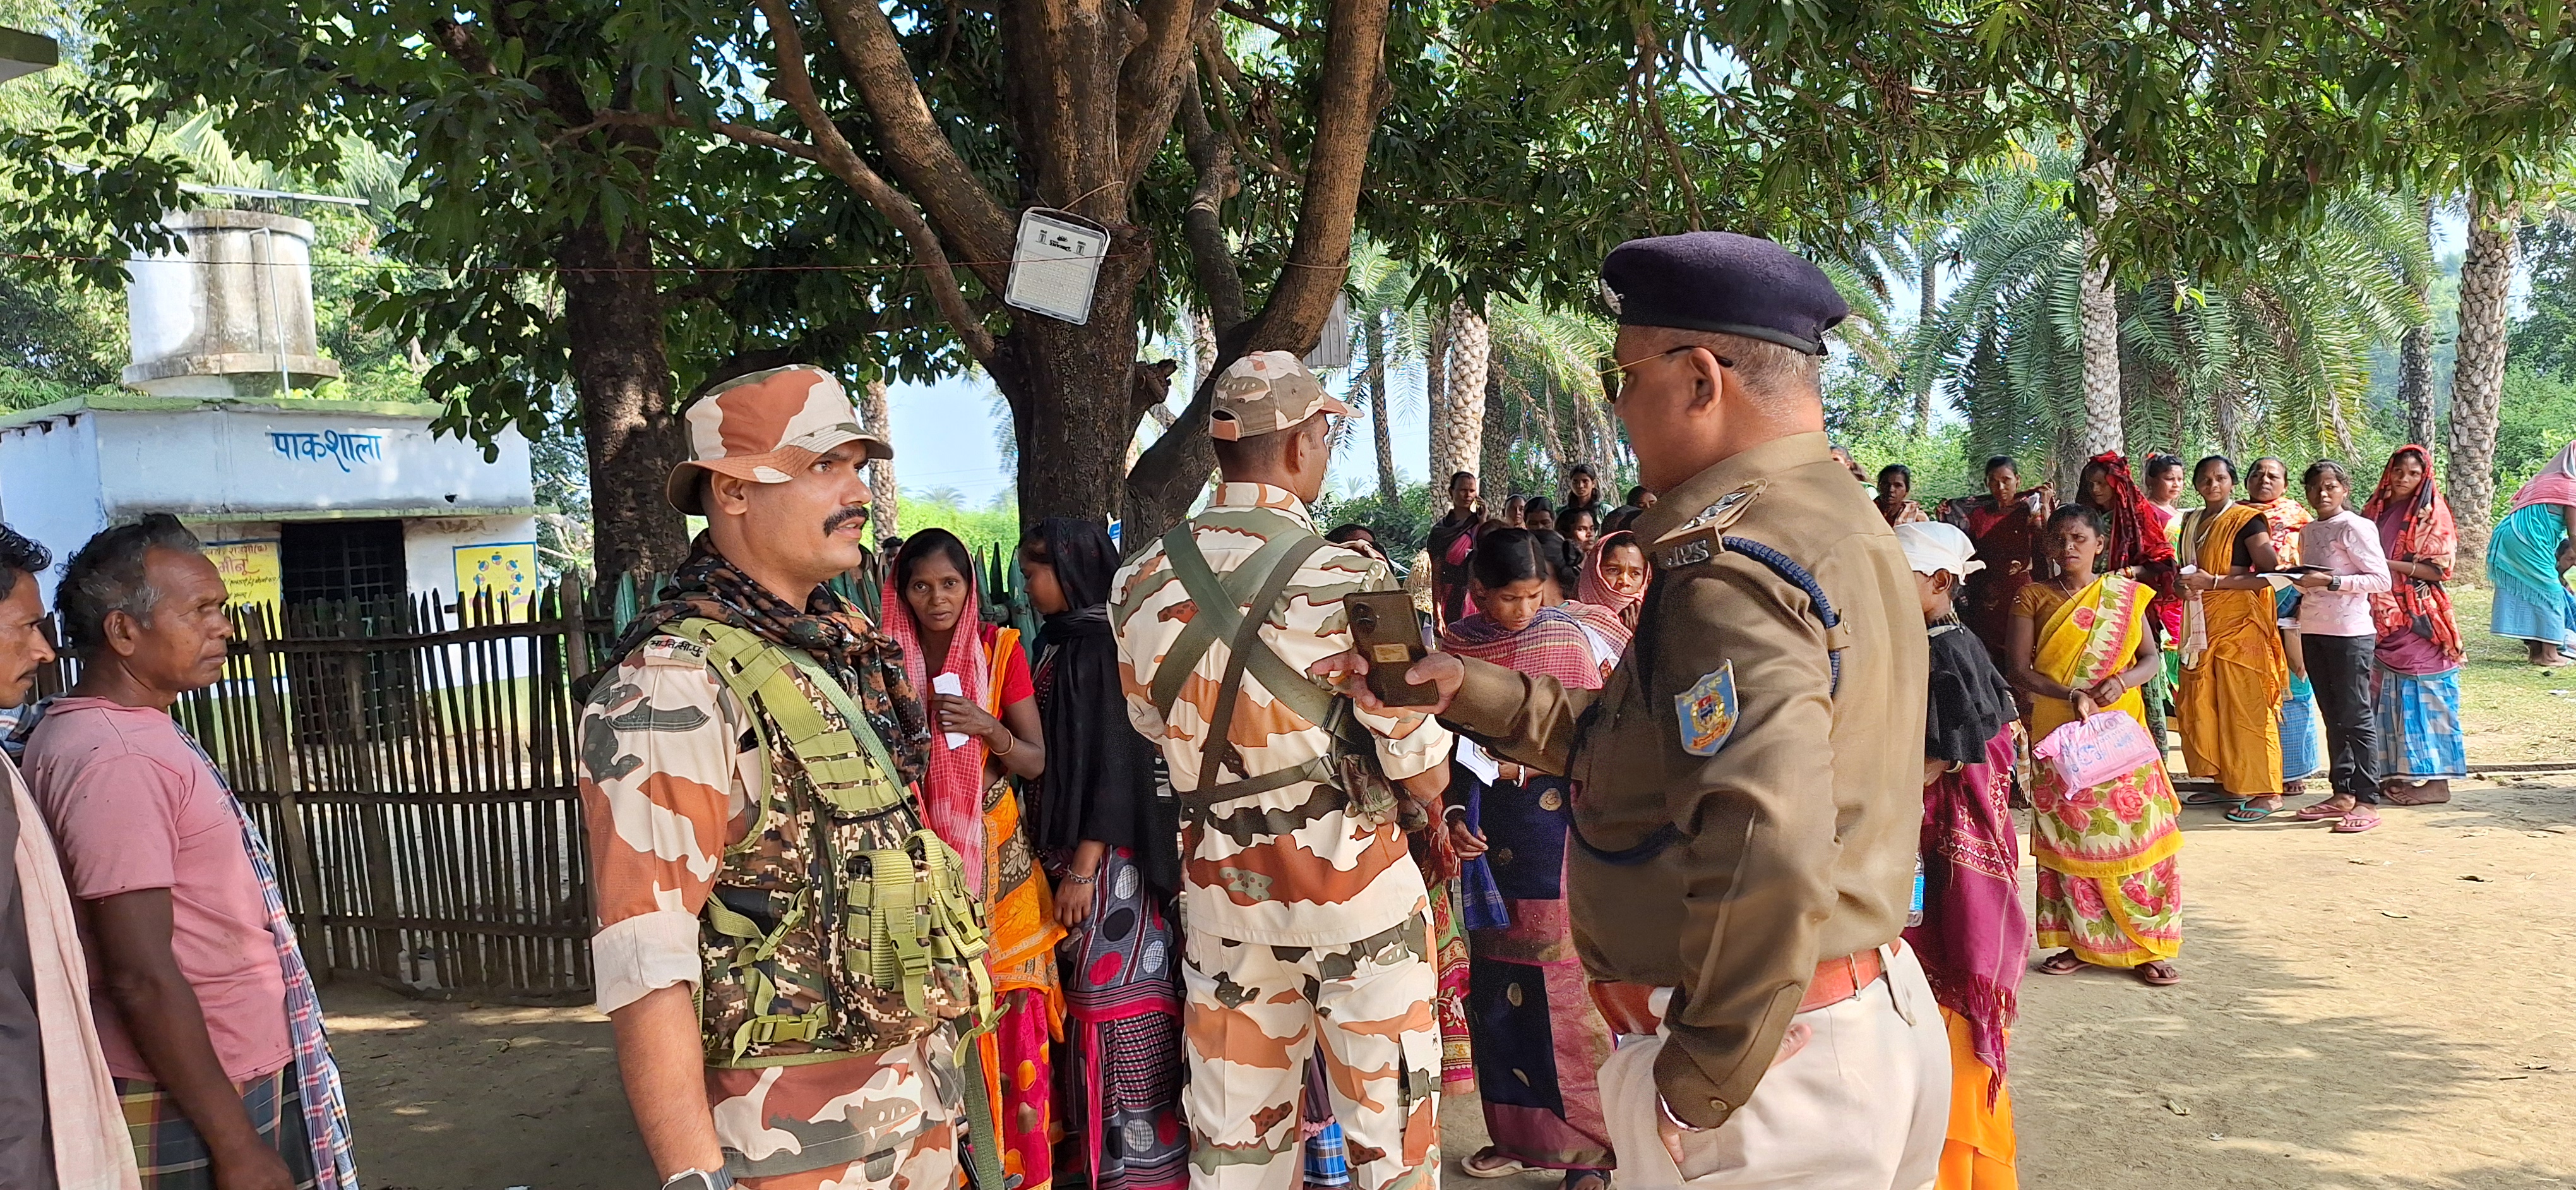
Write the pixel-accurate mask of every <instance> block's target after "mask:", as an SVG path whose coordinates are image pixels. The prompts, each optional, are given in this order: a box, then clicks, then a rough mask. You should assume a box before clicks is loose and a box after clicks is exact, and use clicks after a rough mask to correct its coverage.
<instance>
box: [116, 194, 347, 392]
mask: <svg viewBox="0 0 2576 1190" xmlns="http://www.w3.org/2000/svg"><path fill="white" fill-rule="evenodd" d="M164 223H165V225H166V226H168V227H169V228H170V229H171V230H172V231H173V232H175V233H177V234H178V237H179V240H180V242H181V243H182V244H184V245H185V246H186V251H185V252H184V253H181V254H156V255H151V256H136V257H134V258H132V259H131V260H128V261H127V262H126V271H127V272H128V273H129V274H130V275H131V276H132V278H133V279H132V280H131V281H129V282H127V283H126V287H125V306H126V320H127V323H128V325H129V328H130V330H131V332H132V339H133V344H134V362H132V363H130V364H127V365H126V367H125V375H124V379H125V383H126V384H127V385H129V386H131V387H134V388H139V389H141V390H143V391H144V392H147V393H151V394H153V395H155V396H164V397H196V398H201V399H202V398H210V397H212V398H222V397H257V396H274V395H276V394H277V392H278V389H279V385H280V383H281V380H282V381H283V383H285V384H286V385H288V386H290V387H294V388H311V387H313V386H314V385H316V384H318V383H320V382H322V381H324V380H328V379H331V378H333V377H336V376H338V375H339V374H340V365H339V364H337V363H334V362H332V361H330V360H327V359H324V358H322V354H321V351H320V349H319V348H318V347H317V346H316V344H315V342H314V338H313V225H312V224H310V223H307V222H305V221H304V220H302V219H295V218H290V217H288V216H285V215H270V214H264V213H262V212H258V211H181V212H178V213H176V214H173V215H171V216H170V217H169V218H168V219H166V220H164Z"/></svg>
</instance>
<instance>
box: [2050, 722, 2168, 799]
mask: <svg viewBox="0 0 2576 1190" xmlns="http://www.w3.org/2000/svg"><path fill="white" fill-rule="evenodd" d="M2030 754H2031V755H2033V756H2036V757H2038V758H2039V759H2041V760H2044V761H2047V762H2048V763H2049V765H2050V766H2051V767H2053V768H2055V769H2056V770H2057V775H2058V777H2059V778H2061V779H2063V780H2064V781H2065V782H2066V787H2067V788H2068V789H2085V788H2089V787H2091V786H2095V785H2100V784H2103V783H2104V782H2107V781H2114V780H2117V779H2119V778H2120V777H2122V776H2125V775H2127V774H2129V773H2131V772H2134V771H2136V770H2137V769H2139V768H2141V767H2144V766H2146V765H2150V764H2156V763H2158V762H2160V761H2162V760H2163V759H2164V758H2163V757H2162V756H2159V755H2157V753H2156V741H2155V739H2154V738H2153V737H2151V736H2149V735H2148V734H2147V729H2146V727H2145V726H2144V725H2142V724H2140V723H2139V722H2138V721H2137V720H2136V719H2133V718H2130V717H2129V716H2128V714H2127V713H2125V712H2121V711H2099V712H2096V713H2095V714H2094V716H2093V717H2092V718H2090V719H2079V720H2076V721H2075V722H2073V723H2069V724H2067V725H2065V726H2064V727H2060V728H2058V729H2057V730H2055V731H2052V732H2050V733H2048V738H2047V739H2044V740H2041V741H2040V742H2039V743H2038V744H2037V745H2036V746H2034V747H2032V748H2031V750H2030Z"/></svg>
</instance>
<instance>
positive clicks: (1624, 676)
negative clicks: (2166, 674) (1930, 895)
mask: <svg viewBox="0 0 2576 1190" xmlns="http://www.w3.org/2000/svg"><path fill="white" fill-rule="evenodd" d="M1730 497H1731V498H1732V499H1730ZM1636 532H1637V535H1638V537H1639V538H1640V539H1641V540H1643V541H1645V542H1646V543H1647V544H1648V550H1647V552H1648V558H1649V560H1650V561H1651V562H1652V563H1653V566H1654V569H1655V579H1654V583H1653V586H1652V587H1651V588H1650V589H1649V591H1648V593H1647V595H1646V601H1645V604H1644V607H1643V610H1642V611H1641V613H1640V615H1639V619H1638V623H1637V635H1636V640H1635V643H1634V644H1632V645H1631V646H1630V648H1629V651H1628V654H1627V656H1625V657H1623V658H1622V659H1621V660H1620V664H1619V668H1618V669H1617V671H1616V672H1614V673H1613V674H1612V675H1611V676H1610V681H1609V684H1608V685H1607V686H1606V687H1604V688H1603V689H1601V690H1600V691H1598V692H1589V691H1582V690H1567V689H1564V688H1562V687H1560V686H1559V685H1558V684H1557V683H1556V682H1555V681H1554V680H1553V679H1550V678H1537V677H1528V676H1524V675H1522V674H1519V673H1515V672H1513V671H1512V670H1509V669H1504V668H1502V667H1500V666H1494V665H1487V664H1484V663H1481V662H1477V661H1473V660H1468V661H1467V662H1466V665H1467V679H1466V684H1465V686H1464V687H1462V688H1461V689H1460V690H1459V692H1458V697H1457V700H1456V702H1455V703H1454V704H1453V705H1452V707H1451V709H1450V711H1449V714H1448V715H1447V716H1446V718H1447V719H1448V720H1449V721H1450V722H1451V723H1452V724H1453V725H1455V726H1457V727H1459V728H1460V729H1461V730H1462V731H1464V732H1465V733H1466V734H1467V735H1469V736H1471V737H1474V738H1477V739H1480V740H1482V741H1485V742H1486V743H1487V744H1488V745H1489V746H1491V747H1493V748H1494V749H1495V750H1497V751H1499V752H1501V753H1503V754H1504V755H1507V756H1510V757H1511V758H1513V759H1515V760H1518V761H1521V762H1523V763H1527V764H1531V765H1534V766H1536V767H1539V768H1542V769H1545V770H1548V771H1550V772H1557V773H1564V774H1567V775H1569V776H1572V777H1574V778H1576V779H1577V780H1579V781H1581V782H1583V792H1582V794H1581V795H1580V796H1579V797H1578V798H1577V799H1576V801H1575V814H1574V819H1575V827H1576V829H1577V830H1578V831H1579V832H1580V834H1581V836H1582V839H1583V841H1584V843H1585V844H1588V845H1589V847H1596V848H1600V849H1602V850H1603V851H1609V852H1617V851H1621V850H1626V849H1632V848H1639V847H1640V846H1641V844H1646V843H1648V842H1649V841H1650V840H1651V839H1652V838H1653V837H1654V836H1655V835H1656V833H1657V831H1658V830H1659V829H1661V828H1666V827H1668V826H1669V827H1672V828H1675V829H1674V830H1672V831H1667V832H1666V835H1667V837H1669V838H1671V839H1672V840H1673V841H1672V842H1671V844H1670V846H1668V847H1666V848H1665V849H1664V850H1662V851H1661V852H1660V853H1659V854H1655V855H1653V856H1652V857H1651V858H1644V859H1642V860H1636V861H1634V862H1630V863H1628V864H1625V865H1622V864H1618V863H1613V862H1608V861H1605V860H1604V859H1602V858H1600V857H1598V856H1596V855H1594V854H1592V853H1591V852H1590V851H1589V850H1587V848H1586V847H1585V846H1577V847H1575V848H1573V849H1572V850H1571V851H1570V853H1569V861H1568V865H1567V867H1568V875H1567V896H1568V900H1569V901H1570V903H1571V911H1572V915H1573V924H1574V939H1575V945H1576V947H1577V948H1578V949H1579V950H1580V951H1581V953H1582V955H1583V961H1584V965H1585V966H1586V967H1587V968H1589V969H1590V971H1591V973H1592V975H1593V976H1594V977H1595V978H1602V979H1617V980H1625V981H1629V982H1633V983H1642V984H1655V985H1660V986H1670V987H1675V988H1677V989H1679V990H1678V991H1677V992H1675V994H1674V997H1673V1002H1672V1008H1671V1011H1670V1012H1669V1013H1668V1014H1667V1019H1668V1020H1669V1022H1670V1024H1671V1028H1672V1040H1671V1043H1670V1044H1668V1045H1667V1046H1666V1047H1665V1048H1664V1050H1663V1053H1662V1054H1661V1056H1659V1057H1658V1058H1657V1059H1656V1063H1655V1081H1656V1083H1657V1085H1658V1086H1659V1087H1660V1088H1661V1089H1662V1091H1663V1096H1664V1101H1665V1103H1666V1104H1667V1105H1668V1106H1669V1107H1670V1109H1671V1110H1672V1113H1673V1115H1674V1116H1675V1117H1677V1118H1678V1119H1680V1120H1681V1121H1682V1122H1684V1123H1686V1124H1689V1125H1692V1126H1694V1127H1715V1126H1717V1125H1719V1124H1722V1123H1724V1122H1725V1121H1726V1118H1727V1117H1728V1115H1729V1114H1731V1113H1732V1112H1733V1111H1734V1110H1735V1109H1736V1108H1737V1107H1740V1106H1742V1105H1743V1103H1744V1101H1745V1100H1746V1099H1747V1098H1748V1097H1750V1096H1751V1095H1752V1094H1753V1088H1754V1085H1755V1084H1756V1083H1758V1082H1760V1081H1761V1079H1762V1075H1763V1072H1764V1071H1766V1070H1768V1069H1769V1068H1770V1064H1771V1060H1772V1058H1773V1056H1774V1055H1775V1054H1777V1053H1778V1051H1779V1048H1780V1039H1781V1036H1782V1034H1784V1033H1785V1032H1786V1031H1787V1030H1788V1027H1789V1021H1790V1017H1791V1016H1793V1015H1795V1014H1796V1012H1797V1009H1798V1003H1799V1001H1800V1000H1801V999H1803V998H1804V997H1805V995H1806V989H1807V983H1808V980H1809V978H1810V977H1811V976H1812V975H1813V974H1814V972H1815V968H1816V964H1817V963H1818V962H1819V961H1820V960H1823V959H1827V958H1833V957H1836V956H1840V955H1847V954H1851V953H1854V952H1856V951H1863V950H1868V949H1870V948H1872V947H1875V946H1879V945H1882V944H1884V943H1888V942H1893V941H1895V939H1896V936H1897V934H1898V933H1899V932H1900V931H1902V930H1903V929H1904V926H1905V918H1906V914H1907V911H1908V909H1909V907H1910V905H1911V902H1912V893H1913V876H1914V859H1915V851H1916V848H1917V845H1918V843H1917V841H1918V838H1919V835H1920V833H1921V830H1922V823H1923V767H1922V756H1923V708H1924V699H1925V696H1926V690H1927V687H1926V682H1927V680H1928V679H1927V674H1926V668H1927V661H1926V645H1925V640H1926V638H1925V635H1924V628H1923V617H1922V610H1921V604H1920V603H1919V601H1918V600H1917V598H1916V594H1915V588H1914V574H1913V571H1912V569H1911V568H1910V567H1908V565H1907V564H1906V561H1905V555H1904V553H1903V552H1902V551H1901V550H1899V549H1898V547H1897V543H1896V536H1895V534H1894V533H1893V532H1892V531H1890V530H1889V529H1888V527H1887V523H1886V521H1885V520H1883V519H1882V518H1880V516H1879V515H1878V512H1877V510H1876V509H1874V508H1872V507H1871V506H1870V503H1869V500H1868V498H1867V497H1866V496H1865V495H1864V494H1863V493H1862V491H1861V487H1860V485H1859V484H1856V483H1853V482H1852V477H1851V472H1849V471H1847V470H1845V469H1844V468H1843V465H1842V464H1841V463H1838V462H1836V461H1834V459H1833V458H1832V456H1830V455H1828V454H1827V453H1826V440H1825V436H1824V435H1822V434H1799V435H1794V436H1792V437H1788V438H1782V439H1778V440H1775V441H1772V442H1767V443H1764V444H1762V445H1760V446H1756V447H1754V448H1752V449H1750V450H1747V451H1744V452H1743V453H1741V454H1738V455H1736V456H1734V457H1733V458H1730V459H1727V460H1726V461H1724V462H1722V463H1719V464H1718V465H1716V466H1714V467H1711V468H1709V469H1708V470H1706V471H1703V472H1701V473H1700V474H1699V475H1697V476H1694V477H1692V478H1691V479H1690V480H1688V481H1687V482H1685V483H1683V484H1681V485H1680V486H1679V487H1676V488H1674V489H1673V490H1672V491H1669V492H1666V493H1664V494H1663V498H1662V500H1661V501H1660V502H1658V503H1657V504H1656V505H1655V507H1654V508H1652V509H1650V510H1648V511H1647V513H1646V514H1645V515H1644V516H1643V517H1641V518H1639V519H1638V521H1637V523H1636ZM1720 535H1724V536H1732V537H1742V538H1748V539H1750V540H1753V541H1757V542H1762V543H1764V544H1767V545H1770V546H1771V547H1773V548H1774V549H1776V550H1777V551H1779V552H1780V553H1781V554H1784V555H1786V556H1787V557H1788V559H1789V560H1790V561H1792V562H1794V563H1796V564H1798V565H1799V566H1803V567H1805V568H1806V569H1807V570H1808V572H1809V573H1811V574H1813V575H1814V576H1815V579H1816V581H1817V583H1818V584H1819V585H1820V586H1821V587H1822V588H1823V590H1824V592H1825V595H1826V598H1827V599H1829V600H1830V601H1831V602H1832V604H1833V607H1834V610H1835V611H1837V612H1839V613H1840V614H1841V617H1842V620H1841V627H1840V628H1839V629H1837V630H1835V631H1833V632H1832V633H1830V634H1829V633H1828V632H1827V631H1826V629H1825V628H1824V625H1823V622H1822V621H1821V620H1820V619H1819V618H1818V617H1817V615H1816V614H1815V612H1814V611H1813V610H1812V608H1811V603H1810V600H1809V599H1808V597H1807V596H1806V594H1805V593H1804V592H1802V591H1801V590H1799V588H1798V587H1797V586H1796V585H1794V584H1792V583H1790V582H1788V581H1786V580H1784V579H1782V578H1781V577H1779V576H1778V575H1777V574H1775V573H1774V572H1773V571H1772V570H1771V569H1770V568H1769V567H1767V566H1765V565H1763V564H1762V563H1761V562H1758V561H1756V560H1754V559H1752V558H1750V557H1747V556H1745V555H1743V554H1740V553H1733V552H1727V551H1725V550H1723V549H1722V548H1720V547H1719V546H1718V545H1717V543H1716V538H1717V537H1718V536H1720ZM1829 638H1830V640H1831V641H1832V642H1833V643H1839V644H1841V645H1843V646H1844V647H1843V649H1842V652H1841V660H1842V681H1841V687H1840V691H1839V693H1835V692H1834V689H1835V688H1834V678H1833V672H1832V669H1831V666H1830V663H1829V661H1828V643H1829ZM1730 677H1731V679H1732V703H1731V706H1732V710H1733V712H1734V714H1733V716H1732V718H1731V720H1729V719H1727V718H1726V716H1725V714H1724V712H1725V710H1726V709H1727V708H1728V706H1729V703H1728V700H1727V699H1726V698H1725V697H1724V696H1725V694H1726V687H1727V685H1728V680H1727V679H1728V678H1730ZM1685 703H1687V704H1690V705H1694V706H1696V707H1697V708H1698V709H1699V710H1700V712H1701V714H1700V715H1699V716H1698V717H1697V718H1696V719H1695V720H1694V721H1693V722H1692V723H1691V724H1687V725H1686V724H1685V722H1684V710H1683V705H1684V704H1685ZM1692 735H1695V736H1696V737H1697V738H1696V739H1695V740H1694V739H1689V738H1686V737H1687V736H1692ZM1693 747H1696V748H1697V749H1698V750H1699V751H1701V752H1703V753H1706V754H1705V755H1694V754H1693V752H1692V751H1691V750H1690V749H1691V748H1693ZM1712 748H1713V751H1712V750H1711V749H1712Z"/></svg>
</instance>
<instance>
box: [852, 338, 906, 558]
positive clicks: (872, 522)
mask: <svg viewBox="0 0 2576 1190" xmlns="http://www.w3.org/2000/svg"><path fill="white" fill-rule="evenodd" d="M859 424H861V425H864V426H866V427H867V428H868V432H869V433H871V434H874V435H876V436H877V437H879V438H883V439H885V440H886V441H887V442H893V441H894V412H893V409H892V405H891V402H889V401H887V400H886V382H885V377H883V376H874V377H870V378H869V379H868V383H867V387H866V388H865V389H863V390H861V392H860V394H859ZM868 491H869V492H870V493H871V494H873V495H874V496H875V497H876V502H875V503H874V504H872V505H870V506H869V507H868V524H869V527H871V528H873V529H875V530H876V534H877V539H878V540H879V541H883V540H884V539H886V538H888V537H892V536H895V535H896V534H898V533H901V532H903V530H902V529H900V528H898V527H897V525H898V524H900V521H901V516H900V514H901V507H900V505H901V500H902V495H903V489H901V488H898V487H896V486H895V483H894V460H893V459H876V460H872V461H870V462H869V463H868Z"/></svg>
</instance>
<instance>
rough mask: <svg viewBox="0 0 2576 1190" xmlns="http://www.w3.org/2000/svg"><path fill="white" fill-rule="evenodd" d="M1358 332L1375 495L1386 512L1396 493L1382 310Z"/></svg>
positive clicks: (1374, 312)
mask: <svg viewBox="0 0 2576 1190" xmlns="http://www.w3.org/2000/svg"><path fill="white" fill-rule="evenodd" d="M1367 318H1368V322H1367V325H1366V326H1364V327H1363V328H1362V333H1363V334H1365V335H1366V336H1367V337H1368V344H1367V345H1368V368H1369V371H1368V399H1369V437H1370V438H1372V439H1374V440H1375V442H1376V445H1377V498H1378V503H1379V504H1381V505H1383V506H1384V507H1385V508H1386V509H1387V510H1388V511H1389V512H1392V511H1394V509H1395V504H1396V500H1397V499H1398V498H1399V493H1398V492H1397V490H1396V485H1395V434H1394V431H1392V430H1391V429H1389V428H1388V426H1387V424H1386V414H1387V408H1386V371H1387V367H1388V365H1389V363H1390V361H1389V360H1388V359H1387V358H1386V320H1387V313H1386V311H1383V310H1371V311H1369V312H1368V314H1367Z"/></svg>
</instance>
